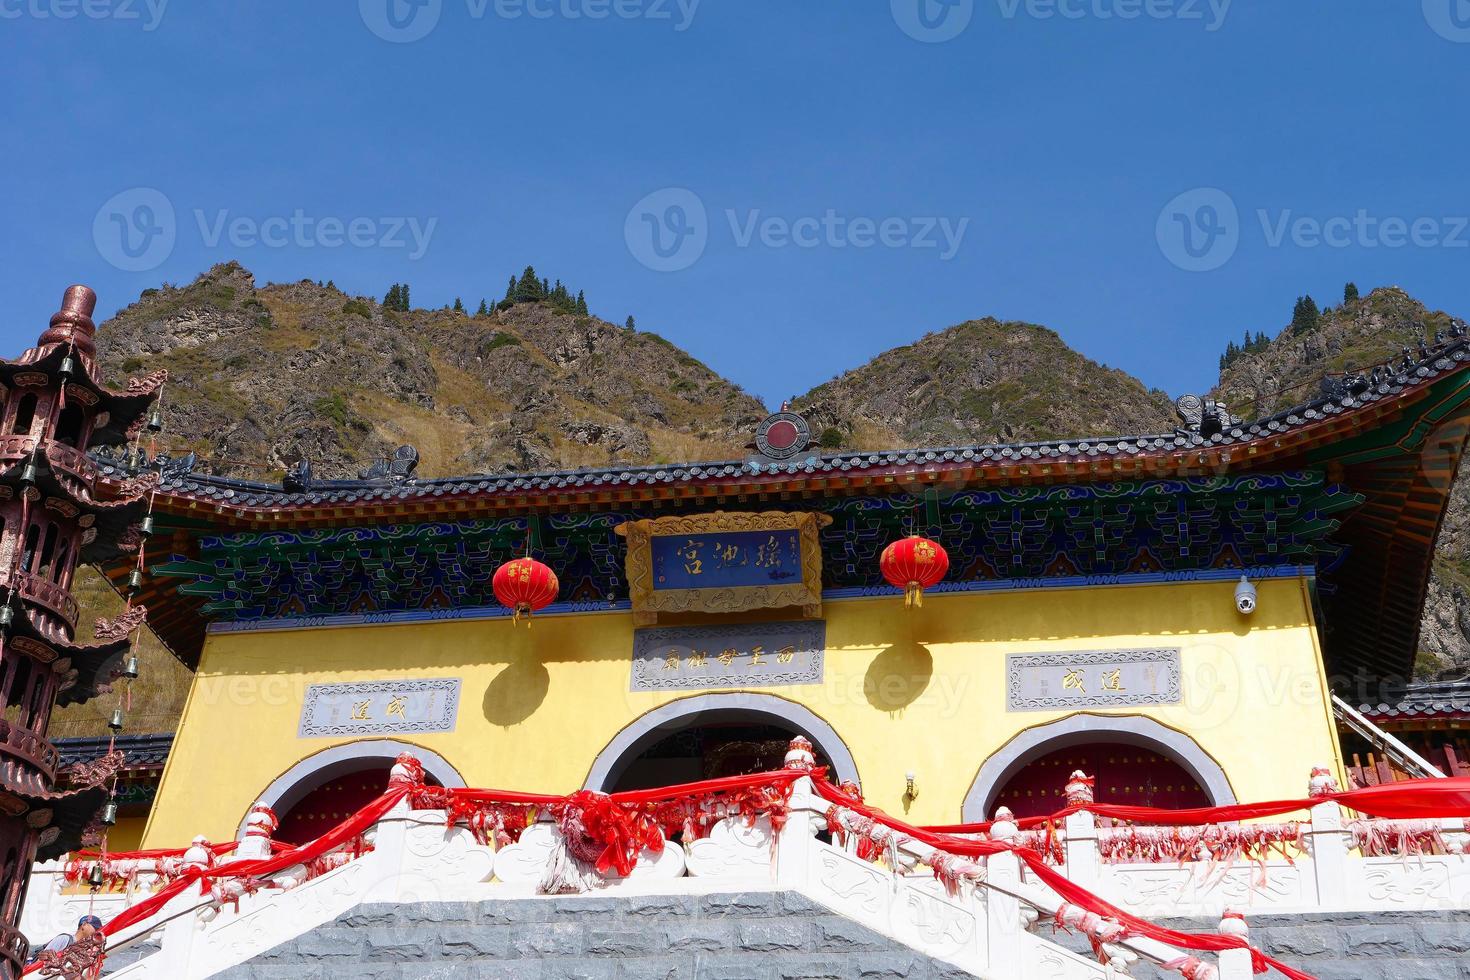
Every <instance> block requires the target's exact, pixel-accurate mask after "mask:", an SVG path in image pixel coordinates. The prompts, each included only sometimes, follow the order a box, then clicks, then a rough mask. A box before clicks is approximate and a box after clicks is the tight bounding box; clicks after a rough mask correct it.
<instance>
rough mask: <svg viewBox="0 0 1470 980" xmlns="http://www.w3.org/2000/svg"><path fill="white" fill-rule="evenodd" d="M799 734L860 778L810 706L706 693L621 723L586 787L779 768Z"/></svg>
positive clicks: (839, 769) (822, 759) (837, 768)
mask: <svg viewBox="0 0 1470 980" xmlns="http://www.w3.org/2000/svg"><path fill="white" fill-rule="evenodd" d="M797 735H804V736H806V738H807V739H809V740H810V741H811V743H812V747H813V748H814V749H815V752H816V756H817V762H818V764H819V765H827V766H829V767H830V768H831V771H832V773H833V776H834V777H835V778H836V779H838V780H847V779H852V780H856V779H857V778H858V774H857V766H856V765H855V764H854V762H853V759H852V754H851V753H850V752H849V751H848V750H847V746H846V745H845V744H843V742H842V740H841V739H840V738H838V736H837V733H836V732H835V731H833V730H832V728H831V726H830V725H828V724H827V723H826V722H824V721H823V720H822V719H821V718H819V717H817V715H815V714H814V713H812V712H811V711H810V710H808V709H807V708H804V707H802V706H801V705H799V704H797V703H795V702H794V701H787V700H786V699H784V698H778V697H775V696H774V695H769V694H747V693H741V694H703V695H697V696H694V697H689V698H682V699H680V700H678V701H672V702H670V703H668V704H666V705H664V706H662V707H661V708H657V709H655V710H653V711H650V712H649V713H648V714H646V715H644V716H643V717H641V718H639V719H638V720H637V721H635V722H633V723H632V724H631V725H629V726H628V727H626V728H624V729H623V730H622V731H621V732H619V733H618V734H617V736H616V737H615V738H614V739H613V740H612V741H611V742H610V743H608V746H607V748H605V749H604V750H603V751H602V753H601V754H600V755H598V757H597V759H596V761H594V762H593V764H592V769H591V771H590V772H589V773H588V775H587V786H588V788H590V789H598V790H602V791H603V792H617V791H619V790H629V789H648V788H651V787H655V786H671V785H676V784H679V783H687V782H694V781H696V780H700V779H709V778H714V777H716V776H728V775H740V774H744V773H751V772H763V771H769V770H771V769H779V768H780V767H781V764H782V762H783V760H784V757H785V755H786V749H787V745H788V743H789V742H790V741H791V739H792V738H794V737H795V736H797Z"/></svg>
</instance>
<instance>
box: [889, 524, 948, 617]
mask: <svg viewBox="0 0 1470 980" xmlns="http://www.w3.org/2000/svg"><path fill="white" fill-rule="evenodd" d="M878 567H879V568H880V569H881V570H882V572H883V577H884V578H885V579H887V580H888V584H889V585H892V586H895V587H897V588H900V589H903V604H904V605H905V606H922V605H923V604H924V598H923V597H924V590H925V589H929V588H933V587H934V586H936V585H938V584H939V583H940V581H941V580H942V579H943V578H944V573H945V572H947V571H949V553H948V552H946V551H945V550H944V548H943V547H942V546H941V545H940V544H939V542H938V541H930V540H929V539H928V538H921V537H918V536H917V535H915V536H912V537H907V538H902V539H900V540H898V541H895V542H893V543H892V544H891V545H889V546H888V547H887V548H884V549H883V557H882V558H881V559H879V561H878Z"/></svg>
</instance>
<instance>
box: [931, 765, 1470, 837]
mask: <svg viewBox="0 0 1470 980" xmlns="http://www.w3.org/2000/svg"><path fill="white" fill-rule="evenodd" d="M1327 802H1336V803H1339V804H1341V805H1342V806H1345V807H1347V808H1348V809H1350V810H1357V811H1358V812H1359V813H1366V814H1368V815H1369V816H1372V817H1385V818H1388V819H1391V820H1413V819H1415V818H1427V817H1470V776H1456V777H1454V778H1452V779H1407V780H1404V781H1402V782H1397V783H1384V784H1382V785H1381V786H1367V787H1364V788H1363V789H1351V790H1343V791H1340V792H1336V793H1328V794H1326V795H1324V796H1318V797H1315V798H1311V799H1303V800H1273V801H1271V802H1268V803H1236V804H1232V805H1230V806H1207V807H1195V808H1193V809H1189V810H1161V809H1158V808H1157V807H1148V806H1125V805H1122V804H1116V803H1083V804H1077V805H1075V806H1069V807H1067V808H1066V809H1064V810H1058V811H1057V812H1056V813H1053V814H1052V815H1050V816H1046V817H1025V818H1023V819H1021V820H1017V821H1016V823H1017V824H1018V825H1019V826H1021V827H1037V826H1040V825H1041V824H1044V823H1046V822H1047V821H1060V820H1062V819H1063V818H1065V817H1067V816H1070V815H1071V814H1074V813H1079V812H1081V811H1083V810H1086V811H1087V812H1089V813H1094V814H1096V815H1097V816H1099V817H1111V818H1112V819H1114V820H1127V821H1129V822H1130V823H1147V824H1174V825H1176V826H1198V825H1199V824H1206V823H1230V822H1233V821H1236V820H1258V819H1260V818H1262V817H1275V816H1279V815H1281V814H1283V813H1292V812H1293V811H1296V810H1310V809H1311V808H1312V807H1314V806H1316V805H1317V804H1319V803H1327ZM990 824H991V821H989V820H987V821H984V822H982V823H962V824H948V825H945V826H938V827H926V828H925V829H926V830H929V831H931V832H933V833H936V834H980V833H986V832H988V831H989V830H990Z"/></svg>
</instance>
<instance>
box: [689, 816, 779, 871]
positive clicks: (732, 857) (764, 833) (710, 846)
mask: <svg viewBox="0 0 1470 980" xmlns="http://www.w3.org/2000/svg"><path fill="white" fill-rule="evenodd" d="M774 846H775V836H774V835H773V834H772V832H771V821H770V818H768V817H760V818H758V819H757V820H756V821H755V822H754V823H747V822H746V821H745V818H743V817H726V818H725V819H724V820H721V821H720V822H719V823H717V824H715V826H714V829H713V830H711V831H710V835H709V836H708V837H705V838H703V839H701V840H696V841H691V842H690V843H689V844H688V845H686V848H687V851H688V856H687V858H686V862H687V864H688V866H689V874H690V875H691V876H694V877H709V878H739V877H753V876H759V875H763V874H769V873H770V870H771V854H772V848H773V847H774Z"/></svg>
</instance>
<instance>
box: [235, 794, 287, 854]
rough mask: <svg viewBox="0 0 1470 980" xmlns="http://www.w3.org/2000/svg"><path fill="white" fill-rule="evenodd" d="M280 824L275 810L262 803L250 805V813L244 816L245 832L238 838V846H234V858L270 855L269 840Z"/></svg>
mask: <svg viewBox="0 0 1470 980" xmlns="http://www.w3.org/2000/svg"><path fill="white" fill-rule="evenodd" d="M280 826H281V821H280V819H279V818H277V817H276V812H275V811H274V810H272V809H271V808H270V807H268V806H266V805H265V804H264V803H257V804H255V806H253V807H251V808H250V815H249V816H247V817H246V818H245V833H244V835H243V836H241V838H240V846H239V847H237V848H235V860H237V861H259V860H263V859H265V858H268V857H270V856H271V840H272V838H273V837H274V835H275V832H276V830H277V829H278V828H279V827H280Z"/></svg>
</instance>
